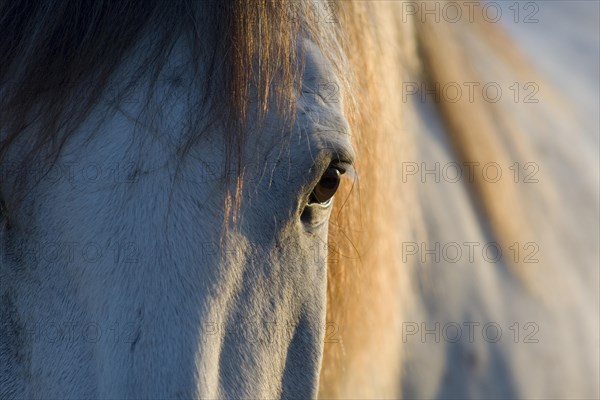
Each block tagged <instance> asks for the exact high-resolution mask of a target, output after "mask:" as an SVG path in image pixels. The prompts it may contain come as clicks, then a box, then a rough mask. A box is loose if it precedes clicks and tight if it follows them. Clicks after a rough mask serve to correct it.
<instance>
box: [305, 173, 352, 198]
mask: <svg viewBox="0 0 600 400" xmlns="http://www.w3.org/2000/svg"><path fill="white" fill-rule="evenodd" d="M343 173H344V171H341V170H340V169H339V168H336V167H329V168H327V170H326V171H325V173H324V174H323V176H321V179H320V180H319V183H317V186H315V188H314V189H313V192H312V194H311V196H310V201H309V204H310V203H321V204H323V203H326V202H328V201H329V200H330V199H331V198H332V197H333V195H334V194H335V192H336V191H337V189H338V186H339V185H340V177H341V176H342V174H343Z"/></svg>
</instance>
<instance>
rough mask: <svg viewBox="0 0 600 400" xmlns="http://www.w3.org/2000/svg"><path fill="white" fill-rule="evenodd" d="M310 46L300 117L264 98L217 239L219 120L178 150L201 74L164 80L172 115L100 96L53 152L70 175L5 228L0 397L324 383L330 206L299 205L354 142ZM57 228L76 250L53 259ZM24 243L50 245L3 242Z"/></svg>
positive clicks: (34, 192)
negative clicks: (323, 90) (233, 217)
mask: <svg viewBox="0 0 600 400" xmlns="http://www.w3.org/2000/svg"><path fill="white" fill-rule="evenodd" d="M305 46H306V50H307V52H306V59H305V62H306V67H305V86H304V91H305V92H307V93H305V94H303V95H302V97H301V98H300V100H299V101H298V104H297V120H296V122H295V126H294V128H293V129H291V130H290V129H289V128H288V129H287V130H285V131H283V133H282V132H280V126H279V117H278V115H277V114H276V113H275V112H274V111H270V112H269V113H268V115H267V119H266V121H265V126H264V128H263V129H262V130H261V133H260V135H255V134H253V136H249V140H248V141H247V142H248V148H247V149H246V153H247V166H246V168H245V171H244V174H245V180H246V186H245V190H244V193H243V203H242V209H241V212H240V215H241V218H242V219H241V223H240V226H239V228H240V229H239V231H235V232H236V233H234V234H229V235H227V236H226V237H225V239H224V240H225V242H224V243H225V244H224V248H223V249H222V250H223V251H220V250H219V249H220V243H221V242H220V239H221V229H220V226H222V223H223V218H224V217H223V204H224V196H225V191H226V189H227V186H226V185H225V183H224V181H223V180H222V179H216V178H213V177H211V176H212V175H213V171H214V170H220V171H221V172H222V170H223V165H224V157H225V156H224V132H222V131H220V130H219V129H213V130H209V131H207V132H206V133H205V134H204V135H203V136H202V139H201V140H200V141H199V142H198V143H197V144H195V145H194V147H193V148H192V150H191V152H190V153H189V154H188V156H187V157H186V158H185V159H184V160H183V161H182V162H181V164H180V165H179V166H178V164H177V156H176V152H175V150H176V147H177V146H178V145H180V144H181V143H182V141H183V138H182V137H180V132H182V127H183V125H184V123H183V122H184V121H185V120H186V119H185V118H186V116H185V113H186V112H193V110H188V109H187V108H186V107H187V104H188V103H187V102H186V101H184V100H182V99H184V98H187V97H188V96H189V95H190V94H191V92H192V90H193V89H198V88H197V87H195V86H194V84H193V82H192V81H191V79H190V77H189V76H187V75H185V74H184V75H183V76H182V77H181V78H182V79H183V84H181V85H180V86H177V85H176V84H173V83H169V82H168V81H165V82H163V83H161V85H162V86H159V88H158V89H157V91H156V92H157V93H158V95H157V96H158V97H157V98H156V99H154V100H155V101H156V104H158V105H160V111H161V113H162V115H146V116H145V117H143V118H137V115H138V113H139V110H140V105H141V102H140V101H136V99H138V98H140V97H141V96H143V92H142V91H141V89H140V91H138V92H136V93H135V94H134V95H133V96H131V97H130V100H131V99H133V101H130V102H126V103H125V104H124V105H122V107H121V110H120V111H117V110H115V109H111V108H107V107H102V106H98V107H97V109H96V110H94V112H93V113H92V114H91V115H90V117H89V119H88V120H87V121H86V122H85V124H84V125H83V126H82V127H81V128H80V130H79V132H78V133H77V134H76V135H75V136H74V137H73V138H72V139H71V140H69V141H68V143H67V144H66V146H65V148H64V149H63V151H62V153H61V155H60V157H59V159H58V164H59V165H61V166H65V165H73V169H72V170H71V171H72V172H73V174H72V177H71V174H69V173H66V172H64V171H63V174H62V175H60V179H58V180H57V179H55V177H56V175H53V174H51V177H46V178H43V179H41V181H40V182H39V183H38V184H37V185H35V186H32V187H31V192H30V193H29V195H28V196H27V198H26V200H25V201H24V202H23V204H22V207H21V208H20V209H19V212H18V214H17V215H16V216H15V217H14V219H15V224H14V225H15V226H14V228H13V229H12V230H11V231H10V232H9V233H4V237H3V238H2V239H3V247H2V257H3V258H2V264H1V269H0V278H1V282H2V287H1V289H2V290H1V298H2V301H3V304H2V307H0V310H2V316H1V318H0V321H2V322H1V323H0V332H1V333H2V335H0V338H1V339H0V365H2V367H1V369H2V375H1V378H0V397H2V398H5V397H18V398H23V397H26V398H32V397H36V398H39V397H45V398H47V397H50V398H84V397H92V398H124V397H139V398H147V397H157V398H173V397H188V398H189V397H192V396H196V397H202V398H215V397H227V398H231V397H246V398H248V397H251V398H275V397H280V396H290V395H294V396H301V397H314V396H316V391H317V387H318V376H319V371H320V365H321V358H322V352H323V338H324V333H325V301H326V265H325V258H324V257H323V256H322V254H324V253H323V251H322V250H324V243H325V242H326V238H327V223H326V221H327V219H328V215H329V209H322V210H321V209H319V210H316V211H315V213H314V216H313V217H312V221H311V222H312V223H313V224H314V225H318V226H316V227H309V226H308V225H307V224H305V223H304V222H302V221H301V220H300V214H301V212H302V209H303V208H304V206H305V203H306V200H307V197H308V194H309V193H310V191H311V190H312V187H314V185H315V184H316V182H317V180H318V179H319V177H320V176H319V175H320V173H321V172H322V171H323V169H324V167H326V166H327V164H328V163H329V161H330V160H331V158H332V157H334V156H335V152H337V151H340V150H343V151H345V152H349V153H351V152H352V149H351V148H350V142H349V140H348V135H349V132H348V125H347V123H346V121H345V119H344V116H343V115H342V114H341V111H340V110H341V108H340V107H341V104H340V103H326V102H324V101H323V99H322V98H320V97H319V96H315V95H314V94H311V93H314V92H315V89H316V88H315V87H311V86H313V85H315V84H317V83H321V82H334V81H336V78H335V76H333V75H332V72H331V68H330V67H329V66H328V65H327V64H326V63H325V60H324V58H323V57H322V55H321V54H320V51H319V50H318V49H317V48H316V47H315V46H314V45H312V44H311V43H308V42H306V43H305ZM180 54H181V53H180ZM180 61H181V60H178V59H177V57H174V59H173V60H172V62H171V64H170V66H169V68H168V69H167V71H166V72H165V77H167V76H168V75H169V73H174V71H176V70H177V66H178V65H179V66H180ZM126 70H127V68H123V71H126ZM123 71H122V72H121V73H126V72H123ZM161 78H162V77H161ZM115 82H119V76H117V77H116V78H115ZM200 90H201V88H200ZM109 92H110V91H109ZM159 97H160V98H159ZM31 134H35V132H31ZM248 135H250V133H249V134H248ZM92 166H96V167H98V168H99V169H100V170H101V171H102V172H101V176H100V178H98V179H96V180H92V179H90V177H93V175H94V167H92ZM116 167H117V168H116ZM84 168H85V169H84ZM177 168H179V175H176V171H177ZM115 169H116V173H115V172H114V171H113V170H115ZM67 171H68V169H67ZM111 171H112V172H111ZM134 171H135V172H134ZM84 174H86V175H84ZM218 175H219V173H217V176H218ZM86 176H87V178H86ZM232 185H233V184H231V187H232V188H233V186H232ZM2 192H3V193H4V194H5V195H6V196H10V193H11V186H10V180H7V181H5V182H3V183H2ZM48 243H50V244H52V243H54V244H59V245H60V246H62V247H63V248H65V249H67V250H65V252H63V253H61V254H60V256H59V257H57V258H55V257H54V256H53V255H51V254H49V253H48V252H49V251H51V249H50V248H48V247H47V246H46V247H43V246H45V245H46V244H48ZM71 243H75V245H69V244H71ZM19 246H20V248H25V249H31V248H34V249H35V248H36V246H37V247H38V248H39V250H35V251H34V252H30V251H28V252H26V254H25V256H24V257H22V258H19V257H13V256H10V255H7V254H5V253H10V252H11V251H12V252H14V251H13V250H10V249H11V248H14V247H16V248H19ZM40 246H42V247H40ZM69 246H71V247H73V248H74V251H73V255H72V256H71V255H69V250H68V248H69ZM317 247H319V249H320V250H321V252H320V254H321V256H320V257H316V256H315V254H316V252H315V249H316V248H317ZM97 249H101V252H102V256H101V257H96V250H97ZM116 249H119V250H118V252H117V250H116ZM17 251H18V250H17ZM84 253H85V256H84ZM96 258H99V259H98V260H95V259H96ZM36 259H37V260H36ZM56 324H58V325H59V326H60V329H61V331H62V334H61V335H59V336H58V338H56V340H53V338H54V337H55V336H56V335H55V332H56V330H55V327H56ZM86 324H87V325H86ZM89 324H92V325H89ZM96 327H99V328H100V329H101V334H100V335H99V337H97V338H96V336H98V335H97V334H96V332H97V328H96ZM84 328H85V330H84Z"/></svg>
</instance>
